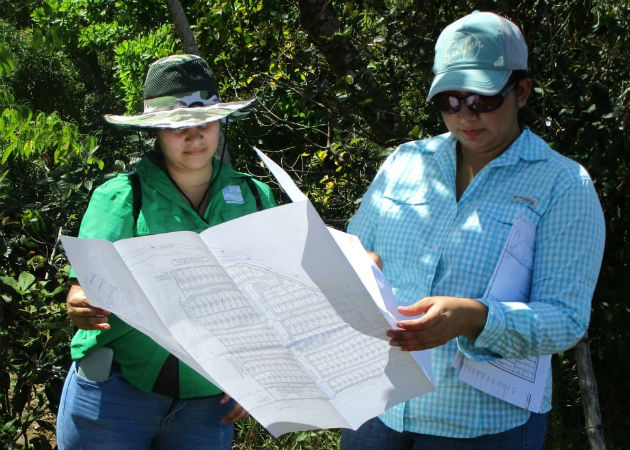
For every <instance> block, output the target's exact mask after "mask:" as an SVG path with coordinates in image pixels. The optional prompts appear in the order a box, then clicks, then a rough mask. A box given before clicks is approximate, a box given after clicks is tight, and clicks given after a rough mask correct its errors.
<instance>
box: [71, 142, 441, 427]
mask: <svg viewBox="0 0 630 450" xmlns="http://www.w3.org/2000/svg"><path fill="white" fill-rule="evenodd" d="M257 152H258V151H257ZM258 154H259V156H260V157H261V159H263V161H264V162H265V163H266V164H267V166H268V167H270V170H271V171H272V172H273V173H274V175H275V176H276V178H277V179H278V181H279V182H280V184H281V186H282V187H283V189H284V190H285V192H287V194H288V195H289V196H290V198H291V199H292V200H293V203H290V204H286V205H282V206H278V207H275V208H271V209H267V210H264V211H260V212H258V213H254V214H250V215H248V216H244V217H241V218H238V219H235V220H232V221H229V222H226V223H223V224H220V225H217V226H214V227H211V228H209V229H207V230H205V231H204V232H203V233H201V234H197V233H193V232H174V233H166V234H160V235H152V236H143V237H137V238H131V239H123V240H120V241H117V242H115V243H110V242H107V241H104V240H95V239H77V238H73V237H68V236H62V237H61V240H62V243H63V245H64V249H65V250H66V253H67V255H68V257H69V259H70V262H71V263H72V266H73V267H74V269H75V272H76V274H77V277H78V279H79V282H80V283H81V286H82V287H83V288H84V290H85V291H86V294H87V297H88V299H89V300H90V302H91V303H92V304H94V305H97V306H100V307H102V308H105V309H108V310H110V311H112V312H113V313H115V314H116V315H117V316H118V317H120V318H121V319H122V320H124V321H125V322H127V323H128V324H130V325H131V326H133V327H135V328H137V329H138V330H140V331H142V332H143V333H145V334H147V335H148V336H150V337H151V338H153V339H154V340H155V341H156V342H157V343H159V344H160V345H162V346H163V347H165V348H166V349H168V350H169V351H170V352H171V353H173V354H174V355H176V356H177V357H178V358H180V359H181V360H182V361H184V362H186V363H187V364H188V365H190V366H191V367H193V368H194V369H195V370H197V371H198V372H199V373H201V374H202V375H204V376H205V377H206V378H208V379H209V380H211V381H212V382H213V383H215V384H216V385H217V386H219V387H221V389H223V390H224V391H225V392H227V393H228V394H230V395H231V396H232V397H233V398H234V399H236V400H237V401H238V402H239V403H240V404H241V405H242V406H243V407H244V408H245V409H247V411H249V413H250V414H251V415H252V416H253V417H254V418H255V419H257V420H258V421H259V422H260V423H261V424H262V425H263V426H264V427H265V428H267V430H269V432H270V433H271V434H273V435H274V436H278V435H280V434H283V433H286V432H290V431H298V430H306V429H316V428H338V427H345V428H352V429H356V428H358V427H359V426H360V425H361V424H362V423H363V422H365V421H366V420H368V419H370V418H372V417H374V416H376V415H378V414H379V413H381V412H383V411H384V410H385V409H387V408H389V407H391V406H393V405H395V404H397V403H400V402H403V401H405V400H407V399H409V398H412V397H416V396H418V395H421V394H424V393H426V392H430V391H432V390H433V386H432V382H431V370H430V353H429V352H420V353H416V354H414V353H409V352H402V351H400V350H399V349H397V348H395V347H391V346H390V345H389V344H388V339H387V337H386V335H385V333H386V331H387V329H388V328H390V327H391V326H393V324H394V323H395V320H394V319H393V318H392V317H391V314H390V313H389V312H388V311H387V306H386V303H387V300H386V298H387V296H388V295H390V296H391V292H389V293H388V292H386V296H385V298H384V297H383V295H382V292H381V291H382V290H383V289H386V288H387V286H386V285H385V284H384V283H383V282H382V280H378V279H377V278H376V277H375V273H377V274H378V269H377V268H376V267H375V266H374V265H373V264H372V263H371V261H370V259H369V257H367V255H366V253H365V250H364V249H363V247H362V246H361V244H360V242H359V241H358V239H357V238H356V237H354V236H351V235H348V234H346V233H342V232H340V231H336V230H331V229H329V228H327V227H326V226H325V225H324V223H323V222H322V220H321V218H320V217H319V215H318V214H317V212H316V211H315V209H314V207H313V206H312V205H311V203H310V202H309V201H308V200H307V199H306V197H305V196H304V195H303V194H302V193H301V192H300V191H299V189H298V188H297V186H295V184H294V183H293V182H292V181H291V179H290V178H289V177H288V175H287V174H286V173H285V172H284V171H282V169H281V168H280V167H279V166H277V165H276V164H275V163H273V162H272V161H271V160H270V159H269V158H267V157H266V156H265V155H264V154H262V153H260V152H258Z"/></svg>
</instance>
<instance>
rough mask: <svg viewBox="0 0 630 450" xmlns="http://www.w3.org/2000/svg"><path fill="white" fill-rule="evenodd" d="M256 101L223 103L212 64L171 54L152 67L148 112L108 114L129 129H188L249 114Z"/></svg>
mask: <svg viewBox="0 0 630 450" xmlns="http://www.w3.org/2000/svg"><path fill="white" fill-rule="evenodd" d="M255 101H256V99H250V100H244V101H238V102H221V99H220V97H219V94H218V90H217V83H216V81H215V79H214V75H213V74H212V70H210V67H209V66H208V63H206V61H204V60H203V59H202V58H200V57H199V56H197V55H171V56H167V57H165V58H161V59H158V60H157V61H155V62H153V63H152V64H151V65H150V66H149V71H148V72H147V78H146V81H145V83H144V112H143V113H142V114H138V115H135V116H117V115H113V114H107V115H105V120H106V121H107V122H109V123H110V124H112V125H115V126H119V127H126V128H170V129H176V128H187V127H197V126H200V125H205V124H207V123H210V122H214V121H216V120H221V119H223V118H224V117H227V116H230V115H234V116H238V115H243V114H246V112H245V111H244V110H245V109H247V108H248V107H250V106H251V105H252V104H253V103H254V102H255Z"/></svg>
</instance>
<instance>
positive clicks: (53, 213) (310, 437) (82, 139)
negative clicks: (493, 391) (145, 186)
mask: <svg viewBox="0 0 630 450" xmlns="http://www.w3.org/2000/svg"><path fill="white" fill-rule="evenodd" d="M181 3H182V5H183V7H184V10H185V11H186V14H187V16H188V19H189V21H190V24H191V26H192V30H193V32H194V35H195V37H196V39H197V44H198V46H199V49H200V52H201V54H202V56H204V57H205V58H206V59H207V60H208V61H209V62H210V63H211V65H212V66H213V68H214V69H215V74H216V76H217V79H218V82H219V85H220V90H221V92H222V96H223V97H224V98H225V99H227V100H235V99H245V98H249V97H253V96H256V97H258V98H259V102H258V105H257V111H256V112H255V113H253V114H250V116H249V118H248V119H246V120H243V121H241V122H238V123H236V124H235V125H234V126H231V127H230V132H229V133H230V135H229V143H230V153H231V156H232V162H233V165H234V166H235V167H236V168H237V169H239V170H243V171H249V172H251V173H255V174H257V175H259V176H261V177H263V178H267V179H268V175H267V173H266V172H265V171H264V170H263V169H262V168H261V167H260V165H259V164H257V163H256V161H255V159H256V158H253V157H252V152H251V145H257V146H259V147H260V148H262V149H263V150H264V151H266V152H268V153H269V154H271V156H272V157H273V158H274V159H275V160H276V161H278V162H280V163H281V164H282V165H283V166H284V167H285V168H287V169H288V170H289V171H290V173H291V174H292V176H293V177H294V179H296V180H297V181H298V183H299V185H300V186H301V187H302V189H303V190H304V191H305V192H307V193H308V195H309V197H310V198H311V199H312V201H313V202H314V204H315V205H316V207H317V208H318V210H319V211H320V214H321V215H322V217H323V218H324V220H325V221H326V222H327V223H328V224H330V225H332V226H335V227H339V228H342V229H343V228H344V226H345V224H346V222H347V220H348V219H349V218H350V217H351V215H352V213H353V211H354V209H355V208H356V205H357V202H358V200H359V199H360V196H361V195H362V193H363V192H364V190H365V189H366V187H367V185H368V183H369V181H370V180H371V179H372V177H373V176H374V174H375V172H376V170H377V168H378V166H379V164H380V162H381V161H382V160H383V158H384V157H385V156H386V155H387V154H388V152H390V151H391V150H392V148H393V147H394V146H395V145H397V144H400V143H402V142H404V141H407V140H411V139H417V138H420V137H424V136H428V135H431V134H435V133H438V132H442V131H444V128H443V126H442V124H441V123H440V120H439V116H438V114H437V113H436V112H435V111H434V110H433V109H432V108H431V107H430V105H427V104H426V102H425V101H424V98H425V96H426V93H427V89H428V86H429V82H430V77H431V66H432V59H433V45H434V42H435V39H436V38H437V36H438V34H439V32H440V31H441V30H442V28H443V27H444V26H445V25H447V24H448V23H450V22H452V21H453V20H455V19H457V18H459V17H461V16H462V15H465V14H467V13H469V12H471V11H472V10H474V9H480V10H491V11H496V12H499V13H501V14H503V15H505V16H506V17H509V18H510V19H512V20H513V21H514V22H516V23H517V24H519V25H520V26H521V27H522V29H523V31H524V34H525V36H526V39H527V42H528V44H529V48H530V68H531V73H532V75H533V77H534V80H535V95H534V96H533V98H532V99H531V101H530V105H529V111H528V113H527V121H528V123H529V124H530V126H531V127H532V128H533V129H534V131H535V132H537V133H538V134H540V135H541V136H543V137H544V138H545V139H546V140H547V141H548V142H549V143H550V144H551V146H552V147H553V148H555V149H557V150H558V151H559V152H561V153H563V154H565V155H567V156H569V157H572V158H574V159H575V160H577V161H579V162H580V163H582V164H583V165H584V166H585V167H586V168H587V169H588V171H589V172H590V174H591V175H592V177H593V179H594V181H595V185H596V187H597V190H598V193H599V195H600V199H601V202H602V206H603V208H604V212H605V215H606V222H607V245H606V252H605V256H604V262H603V266H602V271H601V276H600V280H599V284H598V287H597V290H596V293H595V296H594V301H593V315H592V322H591V327H590V331H589V334H590V345H591V349H592V357H593V365H594V368H595V373H596V376H597V381H598V384H599V399H600V404H601V409H602V416H603V426H604V435H605V438H606V443H607V446H608V448H609V449H622V448H624V449H625V448H628V444H629V439H628V438H629V431H630V414H629V410H630V408H629V405H628V403H629V401H630V377H629V376H628V375H629V374H630V372H629V370H628V369H629V367H628V354H629V348H628V347H629V344H628V331H627V330H628V329H627V324H628V323H629V320H628V319H629V316H630V314H629V308H630V304H629V302H630V287H629V284H630V280H629V276H628V274H629V273H630V272H629V270H628V264H629V261H630V258H629V257H628V253H629V251H630V240H629V230H630V217H629V209H630V208H629V206H630V195H629V190H630V183H629V181H630V180H629V178H630V169H629V167H628V165H629V156H630V152H629V151H630V137H629V131H630V128H629V119H630V74H629V71H630V64H629V63H630V61H629V56H628V55H629V54H630V37H629V33H628V30H629V29H630V2H629V1H628V0H623V1H613V0H603V1H596V0H592V1H576V0H559V1H558V0H555V1H549V2H543V1H538V0H526V1H520V2H513V1H502V0H496V1H478V2H474V1H458V2H452V1H444V0H428V1H418V0H417V1H410V0H363V1H354V2H353V1H341V0H332V1H314V0H309V1H306V0H216V1H212V2H208V1H203V0H185V1H182V2H181ZM181 51H182V47H181V44H180V42H179V40H178V38H177V34H176V33H175V31H174V28H173V26H172V25H171V22H170V19H169V13H168V9H167V7H166V2H165V1H162V0H126V1H122V0H48V1H42V0H20V1H18V2H15V1H14V0H0V110H1V116H0V224H1V225H0V227H1V228H0V253H1V255H2V259H1V262H0V264H1V269H0V271H1V272H0V361H2V363H3V365H4V368H3V370H1V371H0V445H1V446H2V447H7V448H35V449H48V448H53V447H54V446H55V441H54V433H53V430H54V419H55V412H56V409H57V404H58V399H59V394H60V391H61V385H62V383H63V377H64V375H65V371H66V370H67V367H68V366H69V362H70V361H69V349H68V343H69V340H70V337H71V334H72V331H73V330H72V327H71V325H70V322H69V320H68V319H67V318H66V315H65V304H64V299H65V291H66V288H67V272H68V265H67V261H66V259H65V257H64V254H63V251H62V250H61V249H60V248H59V245H58V241H57V238H58V235H59V233H68V234H73V233H76V231H77V228H78V223H79V220H80V217H81V214H82V212H83V211H84V209H85V207H86V204H87V200H88V198H89V195H90V192H91V191H92V189H93V188H94V187H95V186H97V185H98V184H100V183H102V182H103V181H104V180H106V179H107V178H108V177H111V176H112V174H113V173H115V172H117V171H125V170H129V168H130V167H131V164H132V163H133V161H134V159H135V158H136V157H137V156H138V154H139V153H140V152H141V151H142V140H143V138H141V137H138V136H135V135H126V134H123V133H120V132H117V131H116V130H114V129H111V128H107V127H104V126H103V120H102V114H103V113H112V112H114V113H123V112H125V111H127V112H131V111H138V110H140V109H141V107H140V98H141V93H142V82H143V77H144V74H145V71H146V67H147V65H148V63H149V62H151V61H153V60H154V59H156V58H158V57H161V56H165V55H167V54H170V53H173V52H181ZM279 195H280V193H279ZM553 364H554V369H555V372H554V374H555V378H554V383H555V389H556V390H555V396H554V405H555V407H554V409H553V411H552V413H551V416H550V430H549V435H548V438H547V441H546V444H545V448H547V449H581V448H586V447H587V443H586V442H587V441H586V434H585V431H584V416H583V414H582V401H581V395H580V391H579V387H578V380H577V373H576V370H575V362H574V359H573V357H572V353H571V352H566V353H564V354H560V355H557V356H555V357H554V360H553ZM337 441H338V432H337V431H335V430H326V431H319V432H305V433H295V434H290V435H285V436H283V437H282V438H281V439H279V440H276V439H273V438H271V437H270V436H269V435H268V434H266V433H265V432H264V430H262V429H261V428H260V426H259V425H257V424H256V423H255V422H254V421H253V420H251V419H250V420H249V421H247V422H245V423H244V424H241V425H239V427H238V430H237V441H236V443H235V447H237V448H255V447H256V448H336V446H337V445H338V442H337Z"/></svg>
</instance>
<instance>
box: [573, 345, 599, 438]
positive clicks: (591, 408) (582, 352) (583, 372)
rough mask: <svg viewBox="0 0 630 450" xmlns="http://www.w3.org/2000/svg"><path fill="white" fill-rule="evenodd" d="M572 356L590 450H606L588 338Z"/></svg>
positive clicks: (577, 347) (578, 346)
mask: <svg viewBox="0 0 630 450" xmlns="http://www.w3.org/2000/svg"><path fill="white" fill-rule="evenodd" d="M574 354H575V361H576V365H577V372H578V379H579V382H580V391H581V392H582V406H583V407H584V420H585V423H586V435H587V436H588V440H589V443H590V447H591V450H606V443H605V442H604V433H603V431H602V418H601V414H600V410H599V398H598V394H597V382H596V380H595V374H594V372H593V365H592V361H591V351H590V346H589V345H588V336H584V338H582V340H581V341H580V342H578V344H577V345H576V346H575V347H574Z"/></svg>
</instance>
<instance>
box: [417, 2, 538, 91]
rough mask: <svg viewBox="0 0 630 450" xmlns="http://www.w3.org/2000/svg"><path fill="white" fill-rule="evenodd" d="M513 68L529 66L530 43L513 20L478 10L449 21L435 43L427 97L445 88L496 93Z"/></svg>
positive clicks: (520, 68) (519, 68)
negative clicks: (528, 52)
mask: <svg viewBox="0 0 630 450" xmlns="http://www.w3.org/2000/svg"><path fill="white" fill-rule="evenodd" d="M513 70H527V44H526V43H525V39H524V38H523V34H522V33H521V30H519V28H518V27H517V26H516V25H515V24H514V23H512V22H510V21H509V20H507V19H505V18H504V17H501V16H499V15H498V14H494V13H490V12H480V11H474V12H473V13H471V14H468V15H467V16H464V17H462V18H461V19H459V20H456V21H455V22H453V23H451V24H450V25H448V26H447V27H446V28H445V29H444V30H443V31H442V33H441V34H440V36H439V37H438V40H437V42H436V43H435V59H434V61H433V73H434V74H435V77H434V78H433V82H432V83H431V89H430V90H429V95H428V96H427V101H428V100H431V99H432V98H433V97H434V96H435V95H436V94H439V93H440V92H444V91H468V92H475V93H477V94H482V95H495V94H497V93H499V91H501V89H502V88H503V86H505V83H506V82H507V80H508V77H509V76H510V74H511V73H512V71H513Z"/></svg>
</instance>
